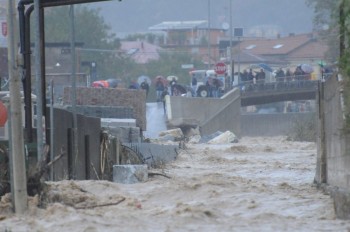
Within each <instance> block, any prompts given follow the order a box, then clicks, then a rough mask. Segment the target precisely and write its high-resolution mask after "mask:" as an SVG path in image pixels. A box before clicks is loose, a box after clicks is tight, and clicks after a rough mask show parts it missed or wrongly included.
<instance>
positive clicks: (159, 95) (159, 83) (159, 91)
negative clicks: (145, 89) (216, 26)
mask: <svg viewBox="0 0 350 232" xmlns="http://www.w3.org/2000/svg"><path fill="white" fill-rule="evenodd" d="M164 89H165V86H164V83H163V81H162V80H161V78H157V81H156V94H157V102H160V101H161V100H162V93H163V91H164Z"/></svg>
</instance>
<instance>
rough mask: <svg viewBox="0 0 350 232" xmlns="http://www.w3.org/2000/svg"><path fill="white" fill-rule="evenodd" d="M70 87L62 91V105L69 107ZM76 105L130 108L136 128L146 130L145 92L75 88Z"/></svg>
mask: <svg viewBox="0 0 350 232" xmlns="http://www.w3.org/2000/svg"><path fill="white" fill-rule="evenodd" d="M71 89H72V88H71V87H66V88H65V89H64V95H63V104H64V105H71V97H72V96H71ZM76 97H77V105H98V106H118V107H131V108H132V109H133V115H134V118H135V119H136V126H137V127H140V128H141V129H142V130H146V126H147V124H146V92H145V91H142V90H132V89H119V88H117V89H114V88H88V87H77V91H76Z"/></svg>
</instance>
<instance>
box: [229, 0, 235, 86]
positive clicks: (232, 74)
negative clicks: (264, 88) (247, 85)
mask: <svg viewBox="0 0 350 232" xmlns="http://www.w3.org/2000/svg"><path fill="white" fill-rule="evenodd" d="M229 1H230V67H231V73H230V84H229V86H230V89H231V87H232V81H233V78H234V72H233V62H232V0H229Z"/></svg>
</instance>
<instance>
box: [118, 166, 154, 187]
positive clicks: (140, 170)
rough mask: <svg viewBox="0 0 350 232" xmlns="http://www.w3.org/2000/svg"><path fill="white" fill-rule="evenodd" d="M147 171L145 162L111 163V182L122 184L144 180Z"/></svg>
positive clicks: (145, 179)
mask: <svg viewBox="0 0 350 232" xmlns="http://www.w3.org/2000/svg"><path fill="white" fill-rule="evenodd" d="M147 180H148V171H147V165H146V164H138V165H131V164H128V165H113V182H116V183H122V184H135V183H140V182H146V181H147Z"/></svg>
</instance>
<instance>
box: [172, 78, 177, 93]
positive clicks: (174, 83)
mask: <svg viewBox="0 0 350 232" xmlns="http://www.w3.org/2000/svg"><path fill="white" fill-rule="evenodd" d="M176 84H177V81H176V79H175V77H173V79H172V80H171V81H170V94H171V96H174V88H175V85H176Z"/></svg>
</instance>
